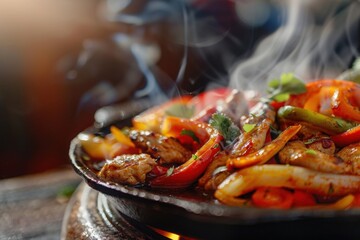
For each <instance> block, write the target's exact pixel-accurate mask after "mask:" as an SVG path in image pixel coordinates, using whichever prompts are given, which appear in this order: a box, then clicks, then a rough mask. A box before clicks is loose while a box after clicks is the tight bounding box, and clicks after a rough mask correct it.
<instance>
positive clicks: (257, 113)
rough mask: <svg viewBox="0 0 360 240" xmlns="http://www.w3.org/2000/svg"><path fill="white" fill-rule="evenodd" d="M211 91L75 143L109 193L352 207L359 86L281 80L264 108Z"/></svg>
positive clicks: (355, 203) (260, 101)
mask: <svg viewBox="0 0 360 240" xmlns="http://www.w3.org/2000/svg"><path fill="white" fill-rule="evenodd" d="M253 95H254V94H252V92H239V91H235V90H233V91H231V90H229V89H225V88H223V89H216V90H212V91H208V92H205V93H202V94H200V95H199V96H196V97H193V98H191V97H183V98H177V99H174V100H172V101H169V102H168V103H166V104H164V105H161V106H158V107H155V108H152V109H149V110H147V111H146V112H144V113H141V114H140V115H138V116H136V117H134V118H133V126H132V127H130V128H124V129H119V128H117V127H116V126H112V127H111V128H110V133H109V134H107V135H106V136H95V135H92V134H85V133H81V134H80V135H79V137H78V138H79V139H80V141H81V144H82V147H83V149H84V151H85V152H86V154H87V156H88V157H89V158H90V161H89V162H91V163H93V166H94V168H95V169H96V168H98V170H99V171H98V176H99V177H100V178H102V179H103V180H105V181H108V182H111V183H114V184H126V185H133V186H136V187H148V188H152V189H159V188H160V189H178V188H182V189H184V188H185V189H196V190H201V191H204V192H210V193H213V194H211V196H214V197H215V198H216V199H217V200H218V201H219V202H221V203H222V204H226V205H233V206H243V205H247V206H249V205H253V206H257V207H273V208H284V209H287V208H292V207H317V208H335V209H346V208H350V207H359V206H360V109H359V106H360V85H358V84H357V83H355V82H351V81H343V80H317V81H314V82H311V83H308V84H304V83H302V82H301V81H300V80H298V79H297V78H295V77H294V76H293V75H292V74H283V75H282V76H281V78H280V79H278V80H273V81H271V82H270V83H269V95H268V96H266V98H260V97H258V96H253Z"/></svg>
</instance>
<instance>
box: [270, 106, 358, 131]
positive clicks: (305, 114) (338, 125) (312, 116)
mask: <svg viewBox="0 0 360 240" xmlns="http://www.w3.org/2000/svg"><path fill="white" fill-rule="evenodd" d="M277 114H278V117H279V118H280V119H281V118H282V119H286V120H291V121H296V122H305V123H308V124H310V125H311V126H314V127H316V128H317V129H319V130H321V131H323V132H325V133H327V134H329V135H335V134H339V133H343V132H345V131H347V130H349V129H351V128H353V127H355V126H356V125H357V124H356V123H354V122H350V121H346V120H344V119H341V118H337V117H330V116H326V115H324V114H321V113H318V112H314V111H311V110H308V109H303V108H299V107H293V106H284V107H281V108H279V110H278V113H277Z"/></svg>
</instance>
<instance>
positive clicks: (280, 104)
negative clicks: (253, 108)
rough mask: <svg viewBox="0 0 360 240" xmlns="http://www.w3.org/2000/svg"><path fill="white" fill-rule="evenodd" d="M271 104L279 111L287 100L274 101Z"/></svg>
mask: <svg viewBox="0 0 360 240" xmlns="http://www.w3.org/2000/svg"><path fill="white" fill-rule="evenodd" d="M270 105H271V106H272V107H273V108H274V110H275V111H277V110H278V109H279V108H281V107H283V106H285V102H277V101H272V102H270Z"/></svg>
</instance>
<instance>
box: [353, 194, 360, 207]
mask: <svg viewBox="0 0 360 240" xmlns="http://www.w3.org/2000/svg"><path fill="white" fill-rule="evenodd" d="M351 206H352V207H356V208H360V193H355V194H354V201H353V202H352V205H351Z"/></svg>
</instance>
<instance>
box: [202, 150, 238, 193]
mask: <svg viewBox="0 0 360 240" xmlns="http://www.w3.org/2000/svg"><path fill="white" fill-rule="evenodd" d="M227 159H228V155H227V154H226V153H225V152H220V153H219V154H218V155H216V156H215V158H214V160H213V161H212V162H211V163H210V165H209V166H208V168H207V169H206V171H205V173H204V175H203V176H202V177H201V178H200V179H199V181H198V186H200V187H203V188H204V189H205V190H208V191H210V190H216V189H217V187H218V186H219V185H220V183H222V181H224V180H225V178H227V177H228V176H229V175H230V174H231V172H230V171H228V170H227V168H226V161H227ZM219 170H221V171H219Z"/></svg>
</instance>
